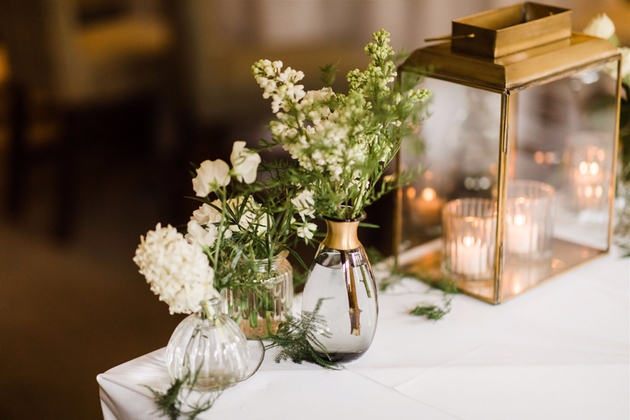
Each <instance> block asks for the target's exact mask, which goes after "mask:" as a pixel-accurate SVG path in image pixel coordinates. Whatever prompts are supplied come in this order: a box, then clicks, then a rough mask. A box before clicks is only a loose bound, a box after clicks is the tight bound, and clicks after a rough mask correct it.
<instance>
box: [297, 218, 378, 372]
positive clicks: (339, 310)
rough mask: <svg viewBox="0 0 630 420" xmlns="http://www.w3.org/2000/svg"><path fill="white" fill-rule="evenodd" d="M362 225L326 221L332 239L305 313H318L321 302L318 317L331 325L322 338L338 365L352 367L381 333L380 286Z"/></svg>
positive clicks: (310, 278) (312, 280) (321, 252)
mask: <svg viewBox="0 0 630 420" xmlns="http://www.w3.org/2000/svg"><path fill="white" fill-rule="evenodd" d="M362 219H363V218H361V219H359V220H351V221H339V220H331V219H326V227H327V233H326V238H324V240H323V241H322V243H321V244H320V246H319V249H318V250H317V253H316V254H315V258H314V261H313V263H312V265H311V268H310V270H309V272H308V275H307V278H306V284H305V286H304V295H303V298H302V311H303V312H304V311H308V312H313V310H314V309H315V307H316V305H317V303H318V302H319V301H320V300H321V307H320V310H319V312H318V314H319V315H320V316H321V318H322V319H323V321H324V323H325V325H323V328H322V330H321V331H319V332H318V333H317V334H316V337H317V339H318V340H319V341H320V342H321V343H322V344H323V345H324V347H325V348H326V350H327V352H328V356H329V357H330V359H331V360H332V361H333V362H339V363H347V362H351V361H353V360H356V359H358V358H359V357H361V356H362V355H363V354H364V353H365V352H366V351H367V349H368V348H369V347H370V345H371V344H372V339H373V338H374V333H375V332H376V324H377V322H378V296H377V288H376V282H375V280H374V273H373V272H372V266H371V265H370V262H369V260H368V257H367V254H366V253H365V249H364V248H363V245H361V242H359V239H358V237H357V229H358V227H359V222H360V221H361V220H362ZM322 356H324V355H323V354H322ZM324 357H325V356H324Z"/></svg>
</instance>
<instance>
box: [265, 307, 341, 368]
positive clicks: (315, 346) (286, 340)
mask: <svg viewBox="0 0 630 420" xmlns="http://www.w3.org/2000/svg"><path fill="white" fill-rule="evenodd" d="M322 302H323V299H319V300H318V301H317V304H316V305H315V309H314V310H313V311H312V312H308V311H305V312H303V313H302V316H301V317H294V316H291V315H289V316H287V319H286V321H284V322H282V323H280V325H279V326H278V331H277V332H276V333H275V334H271V335H269V336H267V337H266V338H265V340H266V341H269V342H270V344H267V345H266V346H265V350H268V349H271V348H274V347H278V348H280V351H279V352H278V354H277V355H276V358H275V360H276V363H279V362H280V361H282V360H291V361H292V362H293V363H298V364H302V362H308V363H313V364H316V365H319V366H321V367H324V368H326V369H334V370H336V369H341V366H340V365H339V364H338V363H336V362H333V361H332V359H331V357H330V356H329V354H328V351H327V350H326V347H325V346H324V345H323V344H322V342H321V341H320V340H319V339H318V338H317V334H321V335H322V336H324V337H327V338H329V337H330V333H328V332H322V331H323V330H324V328H323V326H324V325H325V320H324V317H322V316H321V315H319V310H320V309H321V306H322Z"/></svg>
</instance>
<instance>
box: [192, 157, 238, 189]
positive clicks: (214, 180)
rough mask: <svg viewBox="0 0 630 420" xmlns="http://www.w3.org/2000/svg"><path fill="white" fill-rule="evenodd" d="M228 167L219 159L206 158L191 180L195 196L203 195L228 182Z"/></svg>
mask: <svg viewBox="0 0 630 420" xmlns="http://www.w3.org/2000/svg"><path fill="white" fill-rule="evenodd" d="M229 172H230V167H229V166H228V164H227V163H225V162H224V161H222V160H221V159H217V160H206V161H204V162H202V163H201V166H199V169H197V176H196V177H195V178H194V179H193V180H192V183H193V190H195V194H196V195H197V197H205V196H207V195H208V194H210V193H211V192H212V191H215V190H217V189H218V188H219V187H224V186H226V185H228V184H229V183H230V175H229Z"/></svg>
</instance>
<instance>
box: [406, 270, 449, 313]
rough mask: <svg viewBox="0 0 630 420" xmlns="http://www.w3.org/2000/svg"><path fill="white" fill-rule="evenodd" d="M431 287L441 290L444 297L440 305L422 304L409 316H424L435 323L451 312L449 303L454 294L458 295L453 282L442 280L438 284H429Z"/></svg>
mask: <svg viewBox="0 0 630 420" xmlns="http://www.w3.org/2000/svg"><path fill="white" fill-rule="evenodd" d="M429 284H430V285H431V286H432V287H434V288H437V289H439V290H442V291H443V292H444V295H443V297H442V305H441V306H436V305H430V304H422V305H417V306H416V307H415V308H413V309H412V310H411V311H410V312H409V314H411V315H414V316H424V317H426V318H427V319H430V320H433V321H437V320H440V319H442V318H443V317H444V316H445V315H446V314H448V313H449V312H450V311H451V301H452V300H453V296H454V295H455V294H456V293H459V290H458V288H457V284H456V283H455V282H454V281H450V280H446V279H442V280H440V281H438V282H434V283H429Z"/></svg>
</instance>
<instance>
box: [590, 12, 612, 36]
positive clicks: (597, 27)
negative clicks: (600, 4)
mask: <svg viewBox="0 0 630 420" xmlns="http://www.w3.org/2000/svg"><path fill="white" fill-rule="evenodd" d="M584 33H585V34H586V35H591V36H596V37H598V38H604V39H610V38H612V36H613V35H615V24H614V23H613V21H612V20H610V18H609V17H608V15H606V13H600V14H598V15H597V16H596V17H594V18H593V19H591V21H590V22H589V24H588V25H587V26H586V28H584Z"/></svg>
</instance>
